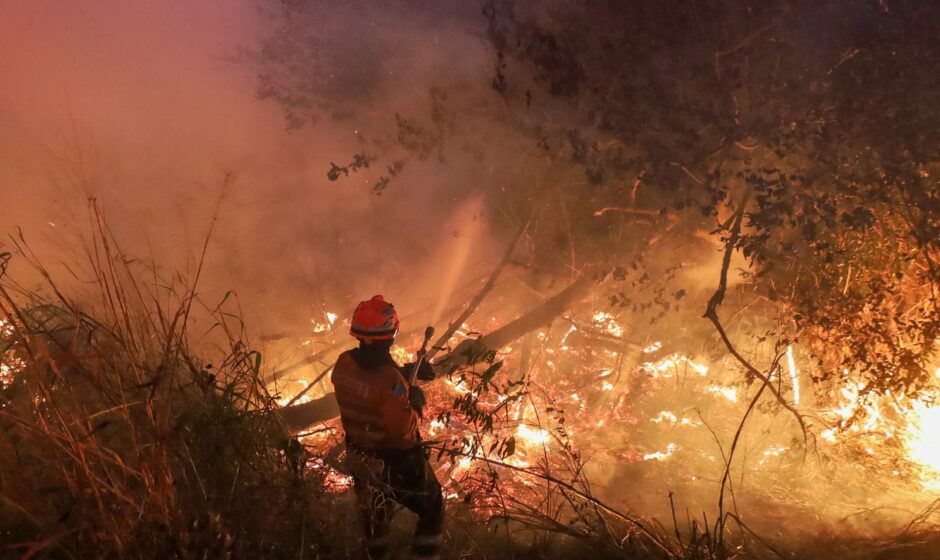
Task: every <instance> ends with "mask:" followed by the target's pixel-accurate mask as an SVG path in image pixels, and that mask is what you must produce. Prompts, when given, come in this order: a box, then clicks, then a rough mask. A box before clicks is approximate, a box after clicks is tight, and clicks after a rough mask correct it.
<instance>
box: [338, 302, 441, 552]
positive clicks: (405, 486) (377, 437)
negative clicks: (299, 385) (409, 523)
mask: <svg viewBox="0 0 940 560" xmlns="http://www.w3.org/2000/svg"><path fill="white" fill-rule="evenodd" d="M349 333H350V334H351V335H352V336H354V337H355V338H357V339H359V347H358V348H356V349H353V350H349V351H347V352H344V353H342V354H340V356H339V358H338V359H337V360H336V365H335V366H334V367H333V373H332V377H331V378H332V381H333V386H334V388H335V390H336V400H337V402H338V404H339V411H340V420H341V421H342V424H343V430H344V431H345V433H346V449H347V456H348V459H349V462H350V464H351V465H355V464H358V465H359V466H358V467H355V466H354V467H352V468H351V470H352V472H353V479H354V482H355V485H354V486H355V491H356V502H357V506H358V508H359V511H360V515H361V516H362V522H363V527H364V529H365V536H366V548H367V557H368V558H370V559H378V558H386V556H387V551H388V527H389V522H390V518H391V513H392V511H391V508H392V507H393V504H394V503H397V504H400V505H402V506H404V507H406V508H408V509H409V510H411V511H413V512H414V513H415V514H417V515H418V524H417V527H416V528H415V533H414V539H413V541H412V555H413V556H412V557H413V558H415V559H419V558H420V559H434V558H439V557H440V551H441V532H442V529H443V522H444V499H443V495H442V491H441V485H440V483H439V482H438V480H437V478H436V477H435V475H434V471H433V470H432V468H431V465H430V464H429V463H428V458H427V454H426V452H425V449H424V447H423V446H422V445H421V434H420V433H419V431H418V417H419V415H420V414H421V413H422V408H423V406H424V394H423V393H422V392H421V389H420V388H418V387H414V386H411V385H410V384H409V382H408V381H407V379H408V376H407V372H408V371H409V368H410V367H413V365H412V364H406V365H405V366H404V367H402V366H399V365H398V364H397V363H395V360H394V359H393V358H392V356H391V354H390V350H391V347H392V343H393V341H394V339H395V335H396V334H398V313H397V312H396V311H395V307H394V306H393V305H392V304H391V303H388V302H387V301H385V299H384V298H383V297H382V296H380V295H377V296H375V297H373V298H372V299H370V300H368V301H363V302H361V303H360V304H359V305H358V306H357V307H356V310H355V312H354V313H353V318H352V325H351V327H350V330H349ZM433 375H434V374H433V371H432V370H431V368H430V366H428V365H427V364H425V367H422V368H421V370H420V371H419V372H418V377H419V378H420V379H430V378H433Z"/></svg>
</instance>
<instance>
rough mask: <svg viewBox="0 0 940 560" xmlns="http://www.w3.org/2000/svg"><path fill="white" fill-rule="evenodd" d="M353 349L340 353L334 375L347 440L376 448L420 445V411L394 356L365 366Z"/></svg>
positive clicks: (363, 447) (358, 444)
mask: <svg viewBox="0 0 940 560" xmlns="http://www.w3.org/2000/svg"><path fill="white" fill-rule="evenodd" d="M353 352H355V350H350V351H348V352H343V353H342V354H340V356H339V358H338V359H337V360H336V365H335V366H334V367H333V373H332V375H331V379H332V381H333V387H334V389H335V391H336V401H337V403H338V404H339V414H340V419H341V421H342V423H343V429H344V430H345V431H346V442H347V443H348V444H350V445H353V446H355V447H359V448H362V449H377V450H378V449H409V448H412V447H415V446H416V445H418V444H419V441H420V440H419V438H418V415H417V414H416V413H415V411H414V410H413V409H412V407H411V402H410V400H409V398H408V393H409V385H408V382H407V381H406V380H405V377H404V376H403V375H402V372H401V371H400V370H399V368H398V367H396V366H395V364H394V362H392V361H391V360H389V361H388V362H383V363H380V364H377V365H375V366H374V367H364V366H362V365H360V364H359V363H358V362H357V361H356V359H355V358H353Z"/></svg>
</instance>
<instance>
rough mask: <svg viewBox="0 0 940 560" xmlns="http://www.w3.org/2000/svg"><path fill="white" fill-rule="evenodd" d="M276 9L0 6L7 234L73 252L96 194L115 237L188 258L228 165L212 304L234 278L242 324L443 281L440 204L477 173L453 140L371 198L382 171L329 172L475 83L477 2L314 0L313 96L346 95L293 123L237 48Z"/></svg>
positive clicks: (445, 219)
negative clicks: (336, 176)
mask: <svg viewBox="0 0 940 560" xmlns="http://www.w3.org/2000/svg"><path fill="white" fill-rule="evenodd" d="M274 5H275V4H274V3H257V2H253V1H250V0H242V1H238V2H230V3H226V5H225V7H224V9H220V8H219V6H218V5H209V4H201V3H195V4H194V3H189V2H181V1H177V2H166V3H150V2H143V1H132V2H117V1H113V2H112V1H105V2H93V3H81V4H62V3H59V2H51V1H38V2H29V3H4V5H3V6H2V7H0V73H2V75H3V76H4V87H3V88H0V229H2V232H3V234H4V235H6V234H10V233H12V232H13V231H14V229H15V228H22V230H23V232H24V234H25V236H26V238H27V240H28V241H30V243H31V244H32V246H33V247H34V248H35V249H36V250H37V252H38V253H39V254H40V255H43V254H46V255H50V254H52V255H55V257H56V258H59V257H64V258H66V259H68V258H75V257H77V256H78V254H77V251H78V248H77V245H78V240H79V239H80V237H81V235H80V231H81V230H82V228H83V224H84V223H85V222H86V216H85V210H84V209H85V205H86V196H93V197H95V198H96V199H97V201H98V204H99V206H101V207H102V208H103V209H104V212H105V214H106V216H107V218H108V220H109V224H110V226H111V228H112V229H113V230H114V232H115V234H116V236H117V237H118V239H120V240H121V242H122V249H123V250H124V251H126V252H127V253H128V254H130V255H132V256H140V257H144V258H150V257H152V258H153V260H154V261H155V262H156V263H158V264H159V265H160V266H161V267H163V270H164V271H165V272H167V273H170V272H177V271H183V272H185V271H190V272H191V271H192V270H194V269H195V265H196V263H195V257H196V256H197V255H198V254H199V249H201V246H202V242H203V240H204V237H205V235H206V233H207V231H208V229H209V225H210V222H211V219H212V216H213V211H214V208H215V205H216V201H217V199H218V196H219V192H220V188H221V186H220V185H221V183H222V181H223V178H224V177H225V176H226V174H228V173H231V174H232V176H233V177H234V183H233V186H232V188H231V189H230V192H229V194H228V195H227V196H226V197H225V199H224V200H223V201H222V205H221V209H220V213H219V216H218V222H217V224H216V228H215V234H214V238H213V240H212V243H211V245H210V248H209V253H208V262H207V263H206V266H205V276H204V279H203V281H202V289H201V290H200V292H201V295H202V296H203V297H204V299H205V300H206V301H208V302H212V301H215V300H219V299H221V298H222V297H223V294H225V293H226V292H227V291H229V290H237V291H238V293H239V295H240V300H241V302H242V304H243V306H244V310H245V313H246V314H247V315H248V319H249V324H252V325H255V326H257V328H258V329H259V330H262V331H270V330H278V329H282V328H285V327H289V326H295V327H296V326H302V325H303V324H305V323H306V322H307V320H308V318H309V317H310V315H311V313H310V310H311V306H314V307H316V308H319V307H320V306H321V305H324V304H326V305H328V306H330V307H337V306H339V307H341V308H340V309H339V311H340V312H341V313H345V312H346V311H347V309H344V308H342V306H344V305H345V307H346V308H350V309H351V308H352V306H353V305H354V304H355V302H356V301H358V300H360V299H362V298H364V297H367V296H370V295H372V293H380V292H381V293H384V294H385V295H386V296H387V297H389V298H390V299H392V300H393V301H396V302H398V303H399V306H400V307H402V308H404V309H406V310H407V309H408V308H409V307H414V306H418V305H420V304H421V303H422V301H423V299H424V298H423V295H424V293H426V292H425V290H427V289H430V290H432V291H431V293H434V294H435V295H436V294H438V293H441V294H443V293H444V292H446V291H447V290H446V289H441V288H440V287H439V286H437V282H438V279H437V277H436V275H437V274H438V272H439V270H442V269H443V268H446V267H447V266H450V265H448V264H446V263H450V262H452V261H451V259H450V257H449V256H448V255H447V252H448V251H447V250H446V249H445V247H447V246H448V245H449V244H450V243H451V242H452V240H453V232H454V230H455V227H454V222H453V219H452V215H454V214H459V213H460V212H461V211H462V210H461V209H462V208H464V206H465V204H466V203H465V200H470V199H474V197H477V196H478V193H477V194H475V192H474V185H478V184H483V183H486V182H487V181H485V180H482V179H481V174H486V173H487V170H485V169H484V170H482V171H481V170H480V169H476V170H470V167H471V166H468V165H466V162H465V161H464V160H465V159H467V158H466V156H464V155H462V154H460V153H454V154H448V155H447V161H446V162H444V161H440V159H442V158H438V159H433V160H431V161H428V162H423V163H422V165H421V166H413V168H410V169H406V170H405V172H403V173H402V174H401V175H400V176H399V177H398V178H396V181H395V183H394V184H393V185H391V186H390V187H389V188H388V190H387V191H386V192H385V193H384V194H383V195H382V196H375V195H374V194H372V186H373V185H374V183H375V181H376V180H377V178H378V176H379V170H377V169H374V170H367V171H365V172H363V173H358V174H353V175H351V176H349V177H342V178H341V179H340V180H338V181H336V182H331V181H329V180H328V179H327V176H326V171H327V170H328V169H329V168H330V163H331V162H337V163H340V164H342V163H344V162H346V161H348V160H349V159H350V158H351V156H352V155H353V154H355V153H357V152H359V151H360V150H362V149H363V145H364V140H363V137H364V135H365V134H372V135H373V136H380V135H381V134H383V133H386V132H390V131H392V130H393V128H394V125H395V121H394V115H395V114H396V113H403V114H408V113H409V112H413V111H416V110H420V111H425V112H426V111H427V107H428V106H429V103H430V99H429V97H428V91H429V89H430V88H431V87H432V86H435V85H444V86H452V85H453V84H454V83H455V82H458V81H459V82H467V87H471V88H478V89H480V90H486V89H488V85H489V82H488V80H489V76H488V73H487V68H488V65H489V58H488V55H487V53H486V51H485V49H484V46H483V43H482V41H481V40H480V39H479V38H478V36H477V35H476V31H477V29H476V28H477V27H479V25H480V23H479V22H473V21H471V20H469V19H464V18H463V16H466V15H468V13H470V12H472V13H474V14H476V13H477V10H478V8H476V7H473V8H472V10H470V9H469V8H468V6H467V5H466V3H457V2H453V3H445V4H441V5H438V6H435V7H434V8H431V9H428V10H425V11H421V10H411V11H409V10H408V9H407V6H406V5H404V4H403V5H396V6H397V7H396V6H388V7H383V6H380V5H378V4H374V3H363V2H359V3H322V4H319V5H318V6H317V10H318V11H317V13H316V14H314V15H315V17H316V18H317V21H318V22H320V25H319V26H318V29H317V32H318V36H319V38H320V40H321V41H320V43H319V50H318V54H319V55H320V56H322V58H323V61H324V64H325V66H324V69H325V71H326V72H329V75H328V76H327V81H328V84H327V85H328V87H324V89H323V94H324V96H326V98H327V99H328V100H329V101H330V102H331V103H332V104H333V106H334V107H338V108H339V109H337V110H336V111H334V112H333V113H331V114H327V115H326V116H325V118H323V119H320V120H319V121H318V122H317V123H315V124H313V125H311V126H306V127H303V128H301V129H299V130H292V131H288V130H286V126H285V119H284V118H283V115H282V114H281V112H280V109H279V108H278V107H277V106H276V105H275V104H274V103H272V102H270V101H264V100H261V99H259V98H258V97H257V95H256V87H257V82H256V76H255V74H256V72H257V68H255V67H254V66H253V65H252V64H251V61H250V60H246V59H245V58H244V57H241V56H240V53H241V52H242V51H243V50H244V49H256V48H258V46H259V45H260V42H261V40H262V39H263V38H264V37H265V36H267V35H268V34H270V33H271V32H272V20H271V19H270V18H269V17H267V15H265V13H264V10H262V9H259V7H263V8H265V9H268V8H272V7H273V6H274ZM468 22H469V23H468ZM461 239H466V240H467V242H466V243H469V244H470V245H465V246H463V248H462V249H461V251H462V255H463V256H462V257H460V259H458V260H457V261H453V262H458V261H460V260H463V261H464V262H476V263H479V262H480V260H481V259H484V260H485V259H486V257H487V256H488V255H489V250H490V246H489V244H488V242H487V241H486V239H487V236H486V235H485V234H483V233H481V234H480V235H479V236H470V237H464V238H461ZM471 245H472V246H471ZM63 253H65V254H63ZM468 259H469V261H468ZM453 270H456V269H453ZM453 270H452V272H451V276H450V277H451V279H452V280H453V277H454V275H455V274H457V273H459V272H460V271H459V270H456V272H454V271H453ZM12 271H14V272H17V271H19V272H20V273H25V270H24V267H22V266H18V265H15V266H14V267H13V269H12ZM435 286H437V287H435ZM442 297H443V296H442Z"/></svg>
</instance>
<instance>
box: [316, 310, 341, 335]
mask: <svg viewBox="0 0 940 560" xmlns="http://www.w3.org/2000/svg"><path fill="white" fill-rule="evenodd" d="M324 315H326V323H321V322H319V321H317V320H316V319H313V318H311V319H310V324H311V325H313V332H314V333H324V332H327V331H330V330H333V323H335V322H336V319H337V317H339V315H337V314H336V313H333V312H331V311H326V312H324Z"/></svg>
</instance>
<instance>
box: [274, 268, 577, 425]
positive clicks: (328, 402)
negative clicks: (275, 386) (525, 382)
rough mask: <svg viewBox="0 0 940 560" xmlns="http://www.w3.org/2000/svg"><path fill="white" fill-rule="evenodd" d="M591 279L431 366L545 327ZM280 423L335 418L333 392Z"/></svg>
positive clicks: (289, 410)
mask: <svg viewBox="0 0 940 560" xmlns="http://www.w3.org/2000/svg"><path fill="white" fill-rule="evenodd" d="M593 280H594V276H593V275H591V274H587V273H585V274H583V275H582V276H581V277H580V278H579V279H578V280H576V281H575V282H574V283H573V284H571V285H570V286H568V287H567V288H565V289H564V290H562V291H561V292H559V293H558V294H556V295H555V296H553V297H551V298H549V299H548V300H547V301H545V303H543V304H542V305H540V306H538V307H536V308H535V309H533V310H531V311H529V312H528V313H526V314H525V315H523V316H522V317H519V318H518V319H516V320H515V321H512V322H510V323H509V324H507V325H505V326H503V327H502V328H499V329H496V330H495V331H493V332H491V333H490V334H487V335H484V336H482V337H480V338H478V339H475V340H465V341H463V342H461V343H460V344H458V345H457V347H456V348H455V349H454V350H453V351H451V352H450V353H448V354H447V355H446V356H444V357H443V358H441V359H440V360H438V361H437V363H435V364H434V369H435V371H436V372H438V374H442V373H446V372H448V371H453V370H454V369H457V368H459V367H463V366H466V365H472V364H474V363H476V362H477V361H480V359H482V357H483V356H484V355H485V354H486V352H487V351H493V350H498V349H500V348H502V347H503V346H506V345H507V344H509V343H510V342H512V341H514V340H516V339H518V338H521V337H522V336H523V335H525V334H526V333H529V332H531V331H534V330H536V329H538V328H540V327H543V326H545V325H548V324H549V323H551V322H552V320H553V319H554V318H555V317H557V316H558V315H561V314H562V313H564V312H565V311H566V310H567V309H569V308H570V307H571V306H572V305H574V304H575V303H577V302H578V301H580V300H581V298H583V297H584V296H585V295H586V294H587V293H588V291H590V288H591V285H592V281H593ZM280 412H281V417H282V419H283V420H284V424H285V425H286V426H287V427H288V429H290V430H291V431H295V432H296V431H299V430H302V429H304V428H306V427H307V426H310V425H311V424H315V423H317V422H326V421H327V420H331V419H333V418H336V417H337V416H338V415H339V405H337V403H336V397H335V396H334V395H333V393H328V394H326V395H324V396H322V397H320V398H319V399H314V400H312V401H310V402H306V403H304V404H299V405H294V406H288V407H284V408H282V409H281V411H280Z"/></svg>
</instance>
